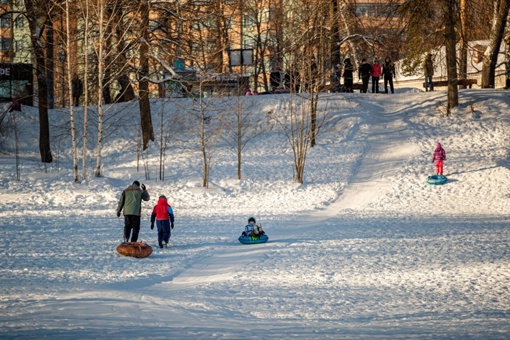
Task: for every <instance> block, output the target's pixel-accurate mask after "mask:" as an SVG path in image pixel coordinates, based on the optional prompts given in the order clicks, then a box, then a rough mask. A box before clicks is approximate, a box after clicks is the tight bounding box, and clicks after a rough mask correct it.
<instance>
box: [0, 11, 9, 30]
mask: <svg viewBox="0 0 510 340" xmlns="http://www.w3.org/2000/svg"><path fill="white" fill-rule="evenodd" d="M9 27H11V15H10V14H4V15H2V16H0V28H9Z"/></svg>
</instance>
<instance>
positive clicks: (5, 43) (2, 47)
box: [0, 38, 12, 51]
mask: <svg viewBox="0 0 510 340" xmlns="http://www.w3.org/2000/svg"><path fill="white" fill-rule="evenodd" d="M11 42H12V39H10V38H0V51H9V49H10V48H11Z"/></svg>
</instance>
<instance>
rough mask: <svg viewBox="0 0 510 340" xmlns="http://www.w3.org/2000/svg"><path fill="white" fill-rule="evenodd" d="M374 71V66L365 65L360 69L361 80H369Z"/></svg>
mask: <svg viewBox="0 0 510 340" xmlns="http://www.w3.org/2000/svg"><path fill="white" fill-rule="evenodd" d="M371 70H372V66H371V65H370V64H369V63H363V64H361V66H360V67H359V72H358V73H359V78H360V79H361V78H368V77H370V71H371Z"/></svg>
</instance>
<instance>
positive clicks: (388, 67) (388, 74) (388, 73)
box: [383, 57, 395, 93]
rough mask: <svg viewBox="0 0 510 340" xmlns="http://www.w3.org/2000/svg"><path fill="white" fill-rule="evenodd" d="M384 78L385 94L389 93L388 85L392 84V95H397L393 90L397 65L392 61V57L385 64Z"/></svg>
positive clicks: (387, 58)
mask: <svg viewBox="0 0 510 340" xmlns="http://www.w3.org/2000/svg"><path fill="white" fill-rule="evenodd" d="M383 76H384V93H388V83H389V84H390V90H391V93H395V92H394V90H393V77H394V76H395V65H394V64H393V62H392V61H391V59H390V57H386V59H385V60H384V64H383Z"/></svg>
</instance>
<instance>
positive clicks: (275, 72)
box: [269, 66, 281, 92]
mask: <svg viewBox="0 0 510 340" xmlns="http://www.w3.org/2000/svg"><path fill="white" fill-rule="evenodd" d="M280 82H281V73H280V69H279V68H278V67H276V66H273V69H272V70H271V73H270V74H269V83H270V84H271V90H272V91H273V92H275V91H276V89H277V88H279V87H280Z"/></svg>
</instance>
